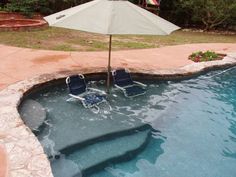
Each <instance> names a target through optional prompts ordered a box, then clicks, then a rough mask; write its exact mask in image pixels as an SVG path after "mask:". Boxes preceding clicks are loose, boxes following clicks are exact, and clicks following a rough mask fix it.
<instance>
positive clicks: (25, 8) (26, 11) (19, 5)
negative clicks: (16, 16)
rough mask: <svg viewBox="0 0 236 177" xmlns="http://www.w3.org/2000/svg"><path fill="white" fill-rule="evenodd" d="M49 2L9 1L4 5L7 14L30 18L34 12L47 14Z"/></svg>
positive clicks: (30, 0) (33, 0)
mask: <svg viewBox="0 0 236 177" xmlns="http://www.w3.org/2000/svg"><path fill="white" fill-rule="evenodd" d="M48 5H49V1H47V0H11V1H10V2H9V3H7V4H6V5H5V10H6V11H9V12H19V13H21V14H23V15H26V16H29V17H31V16H32V15H33V14H34V13H35V12H44V13H45V12H48V11H50V9H49V8H48Z"/></svg>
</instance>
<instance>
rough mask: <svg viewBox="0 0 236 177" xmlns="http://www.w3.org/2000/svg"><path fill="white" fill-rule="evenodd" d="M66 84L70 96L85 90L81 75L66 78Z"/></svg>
mask: <svg viewBox="0 0 236 177" xmlns="http://www.w3.org/2000/svg"><path fill="white" fill-rule="evenodd" d="M66 84H67V86H68V88H69V91H70V93H71V94H72V95H79V94H81V93H84V92H85V91H86V89H87V86H86V82H85V79H84V76H83V75H82V74H80V75H73V76H70V77H67V78H66Z"/></svg>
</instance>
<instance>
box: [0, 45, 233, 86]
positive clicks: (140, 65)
mask: <svg viewBox="0 0 236 177" xmlns="http://www.w3.org/2000/svg"><path fill="white" fill-rule="evenodd" d="M199 50H203V51H206V50H213V51H217V52H223V53H228V52H236V43H234V44H186V45H177V46H167V47H162V48H155V49H142V50H127V51H114V52H112V67H126V68H129V69H131V70H136V71H138V70H151V71H156V70H166V69H177V68H181V67H183V66H186V65H188V64H191V63H192V61H190V60H188V56H189V55H190V54H191V53H192V52H195V51H199ZM107 58H108V52H107V51H103V52H61V51H47V50H34V49H26V48H17V47H10V46H5V45H0V90H1V89H3V88H5V87H7V86H8V85H10V84H12V83H15V82H17V81H20V80H24V79H26V78H30V77H33V76H35V75H39V74H45V73H52V72H58V71H68V70H78V72H84V71H89V72H92V71H93V68H104V69H105V68H106V66H107Z"/></svg>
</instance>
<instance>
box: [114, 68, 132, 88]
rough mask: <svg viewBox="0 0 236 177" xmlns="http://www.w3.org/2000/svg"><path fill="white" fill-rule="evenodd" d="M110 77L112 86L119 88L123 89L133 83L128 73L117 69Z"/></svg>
mask: <svg viewBox="0 0 236 177" xmlns="http://www.w3.org/2000/svg"><path fill="white" fill-rule="evenodd" d="M112 76H113V80H114V84H116V85H118V86H120V87H125V86H128V85H132V84H133V83H134V82H133V80H132V78H131V76H130V73H128V72H127V71H126V70H125V69H118V70H115V71H113V72H112Z"/></svg>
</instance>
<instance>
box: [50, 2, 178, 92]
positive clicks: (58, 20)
mask: <svg viewBox="0 0 236 177" xmlns="http://www.w3.org/2000/svg"><path fill="white" fill-rule="evenodd" d="M45 20H46V21H47V22H48V23H49V25H50V26H55V27H62V28H68V29H75V30H81V31H87V32H93V33H99V34H106V35H110V44H109V60H108V80H107V81H108V82H107V83H108V88H109V83H110V79H109V78H110V56H111V39H112V38H111V36H112V35H115V34H117V35H122V34H123V35H124V34H136V35H168V34H170V33H171V32H173V31H175V30H178V29H179V27H178V26H176V25H174V24H172V23H170V22H168V21H166V20H164V19H162V18H160V17H158V16H156V15H154V14H152V13H150V12H148V11H147V10H145V9H142V8H140V7H138V6H136V5H134V4H132V3H130V2H129V1H127V0H94V1H91V2H88V3H85V4H82V5H79V6H76V7H73V8H70V9H67V10H64V11H61V12H58V13H55V14H52V15H50V16H47V17H45Z"/></svg>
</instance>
